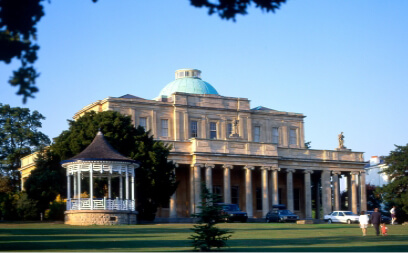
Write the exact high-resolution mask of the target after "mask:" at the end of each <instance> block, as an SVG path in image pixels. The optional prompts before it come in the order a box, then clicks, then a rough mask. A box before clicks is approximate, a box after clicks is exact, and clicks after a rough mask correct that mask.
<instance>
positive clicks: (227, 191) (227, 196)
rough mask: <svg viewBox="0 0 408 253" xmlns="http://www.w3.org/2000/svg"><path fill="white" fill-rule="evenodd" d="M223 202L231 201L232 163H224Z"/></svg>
mask: <svg viewBox="0 0 408 253" xmlns="http://www.w3.org/2000/svg"><path fill="white" fill-rule="evenodd" d="M223 168H224V203H231V176H230V170H231V169H232V168H233V167H232V165H227V164H224V166H223Z"/></svg>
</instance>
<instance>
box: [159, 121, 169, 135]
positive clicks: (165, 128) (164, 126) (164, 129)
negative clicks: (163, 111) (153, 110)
mask: <svg viewBox="0 0 408 253" xmlns="http://www.w3.org/2000/svg"><path fill="white" fill-rule="evenodd" d="M161 136H162V137H169V120H168V119H162V120H161Z"/></svg>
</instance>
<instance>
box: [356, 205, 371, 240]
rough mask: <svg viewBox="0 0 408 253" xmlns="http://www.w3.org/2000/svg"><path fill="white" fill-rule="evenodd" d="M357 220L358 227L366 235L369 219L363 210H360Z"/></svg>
mask: <svg viewBox="0 0 408 253" xmlns="http://www.w3.org/2000/svg"><path fill="white" fill-rule="evenodd" d="M358 220H359V222H360V228H361V230H362V231H363V236H366V235H367V227H368V221H369V220H370V219H369V218H368V215H367V214H365V212H364V211H361V215H360V217H359V218H358Z"/></svg>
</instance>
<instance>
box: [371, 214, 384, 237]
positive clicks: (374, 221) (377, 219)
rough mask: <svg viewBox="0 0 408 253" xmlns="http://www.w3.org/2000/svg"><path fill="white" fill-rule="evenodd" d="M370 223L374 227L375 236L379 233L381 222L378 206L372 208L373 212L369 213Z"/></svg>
mask: <svg viewBox="0 0 408 253" xmlns="http://www.w3.org/2000/svg"><path fill="white" fill-rule="evenodd" d="M370 219H371V224H373V226H374V228H375V233H376V235H377V236H379V235H380V224H381V213H380V212H379V211H378V208H374V212H373V213H372V214H371V218H370Z"/></svg>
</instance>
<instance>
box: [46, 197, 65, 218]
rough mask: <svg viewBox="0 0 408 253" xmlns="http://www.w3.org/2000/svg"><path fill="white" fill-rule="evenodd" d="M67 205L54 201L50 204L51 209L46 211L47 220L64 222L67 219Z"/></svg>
mask: <svg viewBox="0 0 408 253" xmlns="http://www.w3.org/2000/svg"><path fill="white" fill-rule="evenodd" d="M65 210H66V204H65V202H63V201H59V200H54V201H53V202H51V204H50V208H49V209H47V210H46V211H45V215H44V217H45V218H46V219H47V220H59V221H63V220H64V218H65V214H64V212H65Z"/></svg>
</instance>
